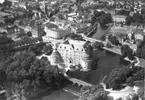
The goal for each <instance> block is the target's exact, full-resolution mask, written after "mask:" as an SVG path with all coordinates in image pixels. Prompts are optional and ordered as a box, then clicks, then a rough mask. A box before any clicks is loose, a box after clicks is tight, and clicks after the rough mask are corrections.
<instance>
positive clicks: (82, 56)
mask: <svg viewBox="0 0 145 100" xmlns="http://www.w3.org/2000/svg"><path fill="white" fill-rule="evenodd" d="M57 51H58V52H59V54H60V56H61V59H62V61H63V62H64V63H65V64H66V65H80V66H81V67H82V70H84V71H88V70H90V69H91V64H92V61H93V60H92V56H91V46H89V44H88V43H87V42H86V41H79V40H68V41H65V42H64V43H62V44H60V45H59V47H58V48H57Z"/></svg>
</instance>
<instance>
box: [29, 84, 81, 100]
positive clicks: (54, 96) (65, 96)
mask: <svg viewBox="0 0 145 100" xmlns="http://www.w3.org/2000/svg"><path fill="white" fill-rule="evenodd" d="M65 90H70V91H73V92H74V93H76V94H77V93H79V92H80V88H77V87H75V86H72V85H68V86H66V87H64V88H60V89H58V90H55V89H48V90H45V91H42V92H41V93H39V94H38V95H37V96H35V97H32V98H29V99H28V100H74V99H78V96H77V95H74V93H71V92H69V91H65Z"/></svg>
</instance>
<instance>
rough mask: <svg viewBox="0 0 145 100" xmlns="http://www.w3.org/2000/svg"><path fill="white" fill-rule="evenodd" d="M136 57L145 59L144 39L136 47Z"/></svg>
mask: <svg viewBox="0 0 145 100" xmlns="http://www.w3.org/2000/svg"><path fill="white" fill-rule="evenodd" d="M136 56H137V57H139V58H143V59H145V37H144V39H143V41H141V42H140V43H139V44H138V46H137V51H136Z"/></svg>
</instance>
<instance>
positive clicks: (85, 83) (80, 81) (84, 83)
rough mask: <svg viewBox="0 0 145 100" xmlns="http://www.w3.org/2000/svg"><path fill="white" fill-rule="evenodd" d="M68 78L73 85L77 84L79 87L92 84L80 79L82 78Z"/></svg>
mask: <svg viewBox="0 0 145 100" xmlns="http://www.w3.org/2000/svg"><path fill="white" fill-rule="evenodd" d="M69 80H70V81H71V82H72V83H73V84H74V85H77V86H79V87H82V86H92V84H90V83H87V82H85V81H82V80H79V79H76V78H69Z"/></svg>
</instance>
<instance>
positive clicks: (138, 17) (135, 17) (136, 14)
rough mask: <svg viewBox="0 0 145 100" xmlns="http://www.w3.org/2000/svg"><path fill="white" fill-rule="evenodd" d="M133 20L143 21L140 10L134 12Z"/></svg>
mask: <svg viewBox="0 0 145 100" xmlns="http://www.w3.org/2000/svg"><path fill="white" fill-rule="evenodd" d="M133 20H134V21H135V22H136V23H141V22H142V16H141V15H140V14H139V12H137V13H134V14H133Z"/></svg>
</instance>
